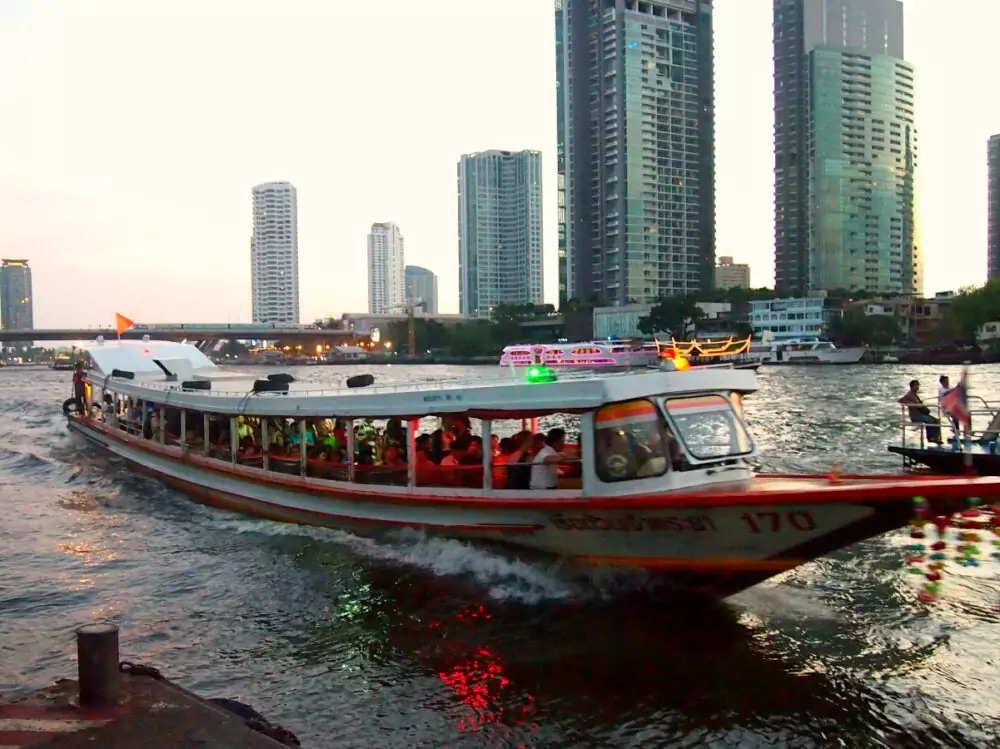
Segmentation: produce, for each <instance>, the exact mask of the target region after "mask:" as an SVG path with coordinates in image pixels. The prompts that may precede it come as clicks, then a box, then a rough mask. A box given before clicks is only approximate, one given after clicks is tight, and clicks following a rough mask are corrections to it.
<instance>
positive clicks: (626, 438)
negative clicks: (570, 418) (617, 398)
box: [594, 399, 674, 483]
mask: <svg viewBox="0 0 1000 749" xmlns="http://www.w3.org/2000/svg"><path fill="white" fill-rule="evenodd" d="M594 431H595V437H596V439H595V451H596V456H597V460H596V469H597V475H598V477H599V478H600V479H601V481H605V482H608V483H612V482H616V481H631V480H633V479H643V478H652V477H654V476H662V475H663V474H665V473H666V472H667V470H668V469H669V467H670V465H669V461H668V459H667V456H668V452H670V450H671V447H670V445H671V444H672V443H673V442H674V440H673V435H672V434H670V430H669V429H668V428H667V424H666V422H665V421H664V420H663V416H662V414H661V413H660V410H659V409H658V408H657V407H656V405H655V404H654V403H653V402H652V401H649V400H645V399H641V400H632V401H625V402H623V403H611V404H609V405H607V406H604V407H602V408H600V409H599V410H598V411H597V412H596V413H595V414H594Z"/></svg>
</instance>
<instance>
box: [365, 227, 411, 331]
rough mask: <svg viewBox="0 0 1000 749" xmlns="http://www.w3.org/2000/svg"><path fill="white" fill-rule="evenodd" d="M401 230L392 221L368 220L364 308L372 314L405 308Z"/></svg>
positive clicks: (400, 312)
mask: <svg viewBox="0 0 1000 749" xmlns="http://www.w3.org/2000/svg"><path fill="white" fill-rule="evenodd" d="M405 267H406V263H405V262H404V260H403V234H402V232H400V231H399V227H398V226H396V225H395V224H394V223H392V222H388V223H382V224H372V230H371V233H370V234H369V235H368V311H369V312H371V313H372V314H375V315H392V314H403V313H405V312H406V280H405V277H404V268H405Z"/></svg>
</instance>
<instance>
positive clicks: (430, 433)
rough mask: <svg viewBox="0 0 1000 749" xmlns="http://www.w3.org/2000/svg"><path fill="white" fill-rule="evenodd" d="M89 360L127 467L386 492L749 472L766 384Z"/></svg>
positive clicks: (608, 487) (648, 484)
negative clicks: (301, 377) (314, 376)
mask: <svg viewBox="0 0 1000 749" xmlns="http://www.w3.org/2000/svg"><path fill="white" fill-rule="evenodd" d="M90 353H91V356H92V358H93V361H94V370H93V371H92V372H91V373H90V375H89V378H90V382H91V385H92V388H93V390H92V393H93V394H92V403H91V404H90V406H89V409H88V415H87V417H86V418H88V419H90V420H91V422H92V425H93V427H94V428H95V429H98V430H100V431H101V432H103V433H104V435H105V437H106V438H107V439H106V440H105V442H107V443H115V442H124V443H125V444H126V446H127V449H126V450H121V451H120V452H122V453H123V454H125V453H127V454H126V457H129V456H138V455H140V454H141V453H142V452H144V451H146V452H148V451H152V452H158V453H160V454H167V455H170V456H172V457H174V458H176V459H180V460H185V461H189V462H192V463H197V464H201V465H203V466H204V467H211V465H212V464H215V462H216V461H218V462H221V463H226V464H229V465H230V466H231V467H232V470H235V471H236V472H238V473H243V472H244V471H254V472H256V471H265V472H269V473H277V474H282V475H283V478H282V480H283V481H288V482H304V483H306V484H309V485H316V486H325V485H328V484H330V483H333V484H338V483H344V482H346V483H350V484H355V485H360V486H359V487H358V488H361V487H370V490H371V491H372V492H373V493H378V494H379V495H383V496H384V495H387V494H397V493H401V494H416V495H429V496H447V495H461V496H468V495H470V493H471V494H474V493H476V492H483V493H495V494H494V497H495V496H508V494H507V493H508V492H512V493H517V494H519V495H520V494H522V493H523V494H524V496H536V495H539V494H540V493H544V496H546V497H560V496H566V497H576V498H578V497H580V496H581V493H582V495H583V496H585V497H601V496H609V495H612V496H614V495H631V494H636V495H643V494H653V493H659V492H663V491H669V490H675V489H691V488H692V487H695V486H700V485H704V484H711V483H719V482H733V481H740V480H747V479H749V478H750V477H751V475H752V472H751V469H750V467H749V465H748V462H747V461H748V458H750V457H751V456H752V455H753V454H754V444H753V441H752V440H751V438H750V436H749V434H748V432H747V429H746V427H745V424H744V420H743V409H742V398H743V396H744V395H745V394H748V393H751V392H753V391H754V390H755V389H756V380H755V375H754V373H753V372H750V371H746V370H738V369H732V368H729V367H711V368H704V369H698V370H687V371H669V368H668V369H666V370H646V371H642V372H637V373H620V374H602V375H600V376H598V375H596V374H593V373H586V372H584V373H577V374H573V373H566V372H564V371H563V372H559V373H558V374H556V372H555V371H554V370H550V369H548V368H546V367H533V368H530V369H529V370H528V372H527V373H526V374H525V373H514V372H509V371H508V372H504V373H503V374H502V375H494V376H493V378H492V379H481V380H479V379H468V378H466V379H462V380H453V381H448V380H444V381H441V380H437V381H433V382H422V383H411V384H387V385H381V384H377V383H375V382H374V377H373V376H372V375H368V374H365V375H357V376H354V377H348V378H346V381H345V382H344V385H343V386H342V387H329V386H318V385H315V384H311V383H306V382H300V381H298V380H297V379H295V378H294V377H292V376H291V375H288V374H285V373H275V374H270V375H266V376H264V375H258V376H254V375H252V374H249V375H248V374H247V373H246V372H245V371H239V372H228V371H226V370H224V369H221V368H219V367H217V366H216V365H215V364H213V363H212V362H211V360H209V359H208V358H207V357H206V356H205V355H204V354H203V353H202V352H201V351H199V350H198V349H197V348H195V347H193V346H191V345H188V344H180V343H171V342H162V341H149V340H144V341H115V342H100V341H99V342H98V343H97V344H96V345H95V346H94V347H93V348H92V349H91V350H90ZM73 418H77V417H73ZM540 453H541V455H542V458H541V459H539V458H538V456H539V454H540ZM131 459H136V460H138V457H133V458H131ZM208 461H211V463H208ZM140 462H141V460H140Z"/></svg>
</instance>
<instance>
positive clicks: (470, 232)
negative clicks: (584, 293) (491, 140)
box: [458, 151, 544, 318]
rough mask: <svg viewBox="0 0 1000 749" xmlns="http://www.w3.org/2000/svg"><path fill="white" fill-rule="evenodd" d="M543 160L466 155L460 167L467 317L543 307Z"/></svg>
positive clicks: (461, 276)
mask: <svg viewBox="0 0 1000 749" xmlns="http://www.w3.org/2000/svg"><path fill="white" fill-rule="evenodd" d="M542 281H543V274H542V156H541V154H540V153H539V152H538V151H516V152H511V151H484V152H483V153H473V154H465V155H464V156H462V159H461V161H460V162H459V164H458V299H459V309H460V311H461V313H462V314H463V315H472V316H475V317H482V318H489V317H490V316H491V314H492V312H493V309H494V308H495V307H496V306H497V305H499V304H529V303H530V304H542V302H543V301H544V290H543V283H542Z"/></svg>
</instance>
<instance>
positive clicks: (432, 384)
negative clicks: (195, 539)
mask: <svg viewBox="0 0 1000 749" xmlns="http://www.w3.org/2000/svg"><path fill="white" fill-rule="evenodd" d="M636 371H646V370H644V369H641V368H637V369H636ZM632 374H634V372H604V371H598V370H589V369H588V370H580V371H565V372H559V379H558V382H568V381H570V382H571V381H578V380H589V379H595V378H598V377H599V378H600V379H608V378H610V377H628V376H631V375H632ZM111 379H112V380H114V379H115V378H111ZM120 382H123V383H129V384H139V385H141V387H143V388H148V389H150V390H156V391H161V392H168V393H169V392H184V393H197V394H198V395H208V396H216V397H224V398H242V397H245V396H248V395H252V394H253V388H252V383H251V382H250V381H249V380H246V382H248V384H249V385H251V386H250V387H247V388H246V389H241V390H232V389H225V390H222V389H217V388H215V387H213V388H212V389H210V390H194V389H185V388H182V387H180V386H179V385H178V384H177V383H175V382H166V381H159V380H152V381H147V380H121V381H120ZM511 382H512V380H511V378H510V376H503V375H501V376H491V377H485V378H482V379H474V380H473V379H469V378H468V377H455V378H445V379H437V380H432V381H422V380H418V381H410V382H401V383H395V384H387V385H369V386H368V387H365V388H349V387H347V386H346V385H344V386H336V387H330V386H329V385H327V386H325V387H322V388H316V389H312V388H297V387H295V386H294V385H295V384H299V383H301V380H298V381H296V383H294V384H293V386H292V388H290V389H289V390H288V391H277V392H276V393H266V395H292V396H309V397H324V396H334V395H369V394H372V393H378V394H386V393H410V392H415V393H419V392H427V391H439V390H448V389H454V388H458V387H462V386H467V387H483V386H486V387H489V386H499V385H510V384H511ZM513 382H516V383H521V382H523V380H522V379H520V378H518V379H515V380H513ZM223 383H224V381H222V382H220V383H219V384H220V385H221V384H223ZM214 384H215V383H213V385H214Z"/></svg>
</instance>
